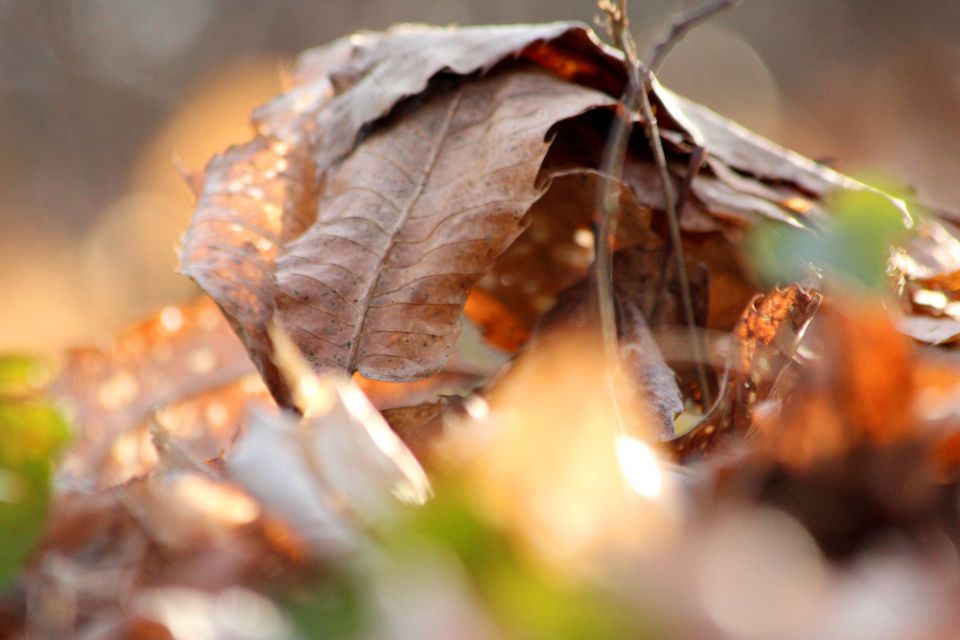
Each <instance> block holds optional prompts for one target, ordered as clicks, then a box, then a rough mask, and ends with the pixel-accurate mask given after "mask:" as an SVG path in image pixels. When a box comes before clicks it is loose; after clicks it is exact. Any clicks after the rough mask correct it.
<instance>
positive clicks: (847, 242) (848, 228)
mask: <svg viewBox="0 0 960 640" xmlns="http://www.w3.org/2000/svg"><path fill="white" fill-rule="evenodd" d="M827 208H828V210H829V211H830V212H831V213H832V216H831V219H830V224H829V225H828V226H827V228H826V229H822V230H818V231H811V230H808V229H797V228H793V227H786V226H784V225H782V224H775V223H765V224H761V225H759V226H758V227H757V228H756V229H755V230H754V231H753V233H752V234H751V236H750V238H749V239H748V243H747V248H748V252H749V254H750V256H751V258H752V260H753V264H754V268H755V269H756V271H757V274H758V276H759V277H760V278H761V280H764V281H765V284H768V285H772V284H776V283H778V282H779V283H783V282H794V281H798V280H801V279H803V277H804V276H805V275H808V274H809V272H810V269H811V267H812V268H815V269H818V270H820V271H822V272H824V274H825V275H826V276H827V277H828V278H831V279H833V280H836V281H839V283H840V284H841V285H843V286H846V287H847V288H849V289H852V290H853V291H858V292H861V293H866V294H876V293H878V292H881V291H883V290H884V289H885V288H886V286H887V275H886V274H887V263H888V260H889V257H890V252H891V248H892V247H893V245H895V244H896V243H897V242H898V241H899V240H900V239H901V238H902V237H903V236H904V235H905V233H906V231H907V227H906V225H905V223H904V219H903V214H902V212H901V211H900V210H899V209H898V208H897V207H896V206H894V205H893V203H892V202H891V201H890V199H889V198H888V197H887V196H885V195H883V194H882V193H878V192H874V191H866V190H864V191H845V192H842V193H840V194H838V195H836V196H834V197H833V198H832V199H831V200H830V201H829V202H828V203H827Z"/></svg>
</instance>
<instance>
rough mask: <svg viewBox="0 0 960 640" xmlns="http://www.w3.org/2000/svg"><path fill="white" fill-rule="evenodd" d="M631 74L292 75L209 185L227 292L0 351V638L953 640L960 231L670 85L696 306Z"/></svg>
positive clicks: (531, 33)
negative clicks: (631, 100) (605, 336)
mask: <svg viewBox="0 0 960 640" xmlns="http://www.w3.org/2000/svg"><path fill="white" fill-rule="evenodd" d="M626 83H627V73H626V70H625V67H624V62H623V60H622V57H621V56H620V55H619V54H618V53H617V52H616V51H614V50H612V49H610V48H608V47H606V46H604V45H603V44H601V43H600V41H599V40H598V39H597V38H596V36H595V35H594V34H593V33H592V32H591V31H590V30H589V29H588V28H587V27H585V26H583V25H580V24H576V23H554V24H544V25H515V26H502V27H465V28H436V27H428V26H419V25H403V26H398V27H394V28H392V29H390V30H388V31H386V32H383V33H359V34H355V35H352V36H350V37H348V38H344V39H341V40H338V41H336V42H334V43H332V44H329V45H326V46H324V47H321V48H318V49H315V50H311V51H307V52H305V53H303V54H302V55H301V57H300V59H299V61H298V63H297V66H296V68H295V69H294V71H293V73H292V77H291V85H290V87H289V89H288V90H287V92H286V93H284V94H283V95H281V96H279V97H277V98H276V99H275V100H274V101H272V102H271V103H269V104H267V105H265V106H263V107H261V108H260V109H258V110H256V111H255V112H254V115H253V126H254V136H253V138H252V139H251V140H249V141H247V142H244V143H241V144H238V145H236V146H234V147H231V148H230V149H228V150H226V151H225V152H224V153H222V154H221V155H218V156H216V157H215V158H213V159H212V160H211V161H210V163H209V164H208V166H207V167H206V170H205V172H204V174H203V179H202V181H200V182H198V191H197V207H196V211H195V214H194V218H193V221H192V223H191V225H190V228H189V229H188V230H187V231H186V233H185V235H184V238H183V243H182V246H181V248H180V258H181V272H182V273H184V274H186V275H188V276H190V277H191V278H193V279H194V280H195V281H196V282H197V284H198V285H199V286H200V287H201V288H202V289H203V291H204V292H205V294H206V296H207V297H203V298H200V299H198V300H197V301H195V302H193V303H191V304H188V305H183V306H171V307H168V308H165V309H163V310H161V311H160V312H159V314H158V315H157V316H156V317H155V318H153V319H150V320H148V321H147V322H145V323H144V324H142V325H140V326H137V327H134V328H132V329H130V330H129V331H127V332H125V333H123V334H122V335H120V336H118V337H117V339H116V341H115V342H114V344H112V345H110V346H109V347H107V348H101V349H86V350H78V351H74V352H71V353H69V354H66V355H65V358H64V362H63V364H62V366H61V368H60V370H59V372H58V373H57V374H56V376H55V378H54V379H53V380H52V381H47V380H41V379H39V378H38V377H37V375H36V366H39V365H37V364H36V363H32V364H31V363H30V362H29V361H25V360H17V359H7V360H3V361H2V363H0V426H2V427H3V433H0V444H2V447H0V507H2V508H0V518H2V525H3V527H4V529H3V532H4V535H8V534H9V535H12V536H15V537H14V538H12V539H16V540H19V541H20V542H18V543H17V544H7V545H5V546H6V547H7V548H6V550H4V551H3V553H2V554H0V580H3V583H2V585H0V586H4V587H6V589H7V590H6V592H5V594H4V597H3V599H2V601H0V629H2V630H3V632H4V633H5V634H9V635H10V636H12V637H23V638H61V637H63V638H66V637H78V638H85V639H98V638H183V639H188V640H205V639H208V638H209V639H219V638H224V639H226V638H231V639H232V638H249V639H255V638H301V637H303V638H306V637H349V638H354V637H355V638H412V637H442V638H450V637H457V638H499V637H558V638H586V637H589V638H625V637H657V638H731V639H740V638H742V639H744V640H758V639H763V638H771V639H772V638H850V637H857V638H877V639H881V638H947V637H952V635H951V630H953V629H955V628H956V625H957V624H958V623H960V619H958V615H957V613H956V608H955V607H954V606H952V603H953V602H955V601H956V597H957V596H958V595H960V554H958V553H957V546H956V545H957V544H958V543H960V527H958V523H960V507H958V505H960V502H958V497H960V404H958V403H957V400H956V398H957V393H958V391H960V360H958V359H957V357H956V353H954V347H953V345H955V343H956V342H957V341H958V338H960V284H958V282H960V277H958V274H960V240H958V238H957V236H956V235H955V231H956V230H955V228H954V227H953V226H952V223H951V222H949V221H948V220H945V219H938V218H935V217H925V216H922V215H921V214H919V213H918V212H917V211H913V210H908V208H907V206H906V205H905V204H904V202H903V201H902V200H900V199H897V198H893V197H891V196H887V195H885V194H884V193H882V192H880V191H878V190H876V189H873V188H872V187H868V186H866V185H864V184H861V183H859V182H856V181H855V180H853V179H851V178H848V177H846V176H843V175H841V174H839V173H837V172H835V171H832V170H831V169H828V168H825V167H823V166H821V165H818V164H816V163H814V162H812V161H810V160H807V159H805V158H802V157H800V156H798V155H796V154H794V153H792V152H790V151H787V150H785V149H782V148H780V147H777V146H776V145H774V144H772V143H770V142H769V141H767V140H764V139H762V138H760V137H759V136H757V135H755V134H752V133H751V132H749V131H747V130H745V129H743V128H741V127H739V126H738V125H736V124H734V123H732V122H729V121H727V120H726V119H724V118H722V117H720V116H718V115H717V114H715V113H713V112H711V111H710V110H709V109H707V108H706V107H703V106H701V105H698V104H695V103H692V102H690V101H688V100H686V99H684V98H682V97H680V96H677V95H675V94H673V93H671V92H670V91H669V90H667V89H666V88H664V87H662V86H660V85H659V84H657V83H656V82H654V83H653V85H652V87H651V89H650V97H651V100H652V102H653V103H654V106H655V109H656V117H657V119H658V121H659V125H660V130H661V135H662V142H663V145H664V147H665V150H666V154H667V164H668V169H669V172H670V177H671V179H672V180H673V181H674V184H673V188H674V189H675V190H681V191H682V186H683V185H684V184H689V193H688V194H687V197H686V198H684V199H683V201H682V204H683V206H682V208H681V210H680V214H679V222H680V227H681V230H682V235H683V238H682V240H683V247H682V249H683V253H684V255H685V269H686V271H687V274H686V275H687V280H688V281H689V283H690V287H689V291H687V292H684V291H682V290H681V287H680V284H679V278H678V273H677V268H678V267H677V262H676V260H675V259H674V258H675V255H676V252H677V250H678V248H677V247H672V246H671V245H670V242H669V239H668V238H669V235H668V231H667V230H668V225H667V220H666V219H665V213H664V211H663V193H662V191H663V190H662V187H661V185H660V183H659V181H658V178H657V169H656V166H655V165H654V163H653V161H652V159H651V154H650V152H649V149H648V146H647V141H646V140H645V138H644V134H643V127H641V126H639V124H641V119H640V116H639V115H638V114H635V113H634V114H626V116H627V117H630V118H632V119H633V121H634V122H636V123H637V124H638V126H637V127H635V128H634V129H635V130H634V132H633V134H632V137H631V139H630V140H629V144H628V146H627V152H626V158H625V162H624V167H623V172H622V175H619V176H612V175H605V174H603V173H602V172H601V170H600V168H599V167H600V166H601V156H602V155H603V151H604V146H605V144H606V139H607V135H608V132H609V129H610V126H611V123H612V122H613V121H614V119H615V118H617V117H620V114H621V112H622V110H623V105H622V104H621V103H620V101H619V98H620V96H621V94H622V93H623V91H624V89H625V86H626ZM700 150H702V151H703V152H705V154H706V155H705V158H706V161H705V163H704V164H703V166H702V167H697V166H696V164H697V163H695V162H693V158H694V157H696V156H697V155H698V154H699V153H700ZM691 171H695V172H696V173H695V174H690V172H691ZM602 197H612V198H614V199H615V200H616V201H617V202H618V204H619V211H620V213H619V224H618V226H617V232H616V237H615V246H614V258H613V276H612V279H613V282H612V290H613V300H612V301H611V303H612V304H613V307H614V308H615V314H616V329H617V339H618V345H619V356H620V358H619V362H616V363H611V362H607V361H606V359H605V357H604V350H603V346H602V341H601V339H600V334H599V319H598V312H597V309H598V300H597V288H596V271H595V270H594V269H593V268H592V264H593V261H594V260H593V258H594V233H593V230H594V229H595V228H596V226H597V223H598V219H597V215H598V214H597V213H596V211H597V209H598V202H599V201H600V200H599V199H600V198H602ZM854 246H856V247H859V248H858V249H856V250H854V249H850V247H854ZM771 263H775V264H774V266H770V264H771ZM878 287H879V288H878ZM685 295H689V296H690V298H691V300H690V302H691V303H692V307H693V310H694V320H695V323H696V329H697V333H698V335H699V337H700V339H702V340H703V342H704V345H705V347H706V352H707V362H704V363H701V364H702V365H703V366H704V367H705V368H706V372H707V380H706V381H705V383H704V381H702V380H700V379H698V375H697V367H696V365H697V362H696V357H695V356H694V353H696V350H694V349H692V346H691V344H690V342H689V334H688V332H687V330H686V327H685V326H684V325H685V322H686V321H685V319H684V313H683V311H682V309H683V297H684V296H685ZM707 398H713V399H714V401H713V402H712V403H708V402H707V400H706V399H707ZM54 403H55V404H56V406H57V407H59V409H60V411H61V412H62V415H63V416H64V417H65V418H66V419H67V421H68V422H69V423H70V424H71V425H72V427H73V434H72V440H71V441H70V443H69V445H68V446H67V447H66V449H65V450H64V452H63V454H62V455H60V456H59V457H54V454H55V452H56V451H57V450H58V448H59V447H60V446H61V445H62V441H63V439H64V438H63V434H62V432H63V425H62V423H61V422H60V418H59V417H58V414H57V413H56V412H54V410H53V404H54ZM51 478H52V480H51ZM48 502H50V503H51V505H50V508H49V509H48V508H47V506H48V505H47V503H48ZM41 530H42V532H43V533H42V535H40V532H41ZM38 535H39V538H38ZM31 548H32V549H33V551H32V553H30V549H31ZM28 553H29V554H30V555H29V557H28V558H27V557H26V556H27V554H28Z"/></svg>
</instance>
